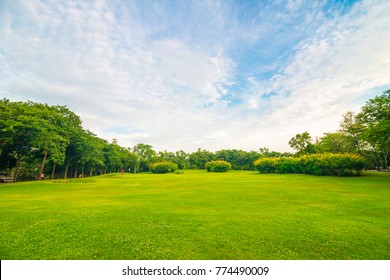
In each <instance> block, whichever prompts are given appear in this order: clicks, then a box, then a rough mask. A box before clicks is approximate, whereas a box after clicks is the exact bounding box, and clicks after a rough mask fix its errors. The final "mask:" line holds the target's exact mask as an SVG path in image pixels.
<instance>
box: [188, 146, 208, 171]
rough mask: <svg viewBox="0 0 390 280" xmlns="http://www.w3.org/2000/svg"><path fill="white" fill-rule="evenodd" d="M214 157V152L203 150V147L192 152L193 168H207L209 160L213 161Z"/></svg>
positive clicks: (190, 159) (190, 158)
mask: <svg viewBox="0 0 390 280" xmlns="http://www.w3.org/2000/svg"><path fill="white" fill-rule="evenodd" d="M213 159H214V154H213V153H211V152H209V151H206V150H202V149H201V148H199V149H198V150H197V151H196V152H194V153H192V154H190V156H189V162H190V165H191V168H197V169H205V168H206V167H205V164H206V163H207V162H209V161H212V160H213Z"/></svg>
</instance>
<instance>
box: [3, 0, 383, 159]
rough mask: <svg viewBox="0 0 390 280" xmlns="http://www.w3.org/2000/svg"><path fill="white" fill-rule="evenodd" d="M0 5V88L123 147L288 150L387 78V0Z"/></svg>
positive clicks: (332, 124) (334, 122)
mask: <svg viewBox="0 0 390 280" xmlns="http://www.w3.org/2000/svg"><path fill="white" fill-rule="evenodd" d="M0 5H2V6H1V8H0V13H1V14H0V37H1V38H2V40H1V41H0V94H1V95H3V96H4V97H8V98H11V99H13V100H16V99H18V100H26V99H30V100H35V101H40V102H48V103H50V104H64V105H65V104H66V105H68V106H69V107H70V109H72V110H74V111H75V112H76V113H77V114H79V115H80V116H81V117H82V119H83V122H84V126H85V127H86V128H88V129H90V130H92V131H94V132H96V133H97V134H98V135H99V136H101V137H104V138H106V139H108V140H110V139H112V138H117V139H118V140H119V143H120V144H122V145H124V146H132V145H135V144H137V143H139V142H143V143H149V144H151V145H153V146H154V147H155V148H156V149H159V150H163V149H168V150H178V149H185V150H187V151H193V150H195V149H196V148H198V147H204V148H208V149H210V150H216V149H220V148H242V149H246V150H249V149H258V148H259V147H263V146H268V147H270V148H271V149H276V150H287V149H288V144H287V143H288V140H289V139H290V138H291V137H292V136H294V135H295V134H296V133H299V132H302V131H304V130H309V131H310V132H312V133H313V134H314V135H318V136H319V135H320V134H321V133H323V132H326V131H328V130H332V129H336V128H337V125H338V121H339V120H340V117H341V114H342V113H344V112H345V111H347V110H349V109H356V108H357V107H358V106H360V105H362V104H361V102H363V101H364V100H362V97H367V98H368V97H371V96H372V93H373V89H375V88H378V87H383V86H385V85H389V84H390V76H389V75H390V61H389V57H390V52H389V50H390V47H389V46H390V38H389V34H390V30H389V29H390V27H389V26H390V18H389V15H390V5H389V4H388V3H387V2H386V1H362V2H357V3H355V4H353V5H352V4H347V3H346V4H344V5H336V4H335V5H332V4H324V2H323V1H318V2H317V1H281V2H280V3H278V2H277V1H270V2H259V3H256V4H253V3H252V4H249V3H246V2H242V1H238V2H234V1H231V2H230V1H185V2H183V1H168V2H164V1H157V2H152V1H141V2H136V1H94V2H89V1H88V2H87V1H76V2H73V1H66V2H58V3H57V2H56V3H53V2H41V1H5V2H3V4H0ZM356 100H358V102H357V101H356Z"/></svg>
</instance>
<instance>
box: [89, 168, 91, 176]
mask: <svg viewBox="0 0 390 280" xmlns="http://www.w3.org/2000/svg"><path fill="white" fill-rule="evenodd" d="M89 177H92V167H91V170H90V171H89Z"/></svg>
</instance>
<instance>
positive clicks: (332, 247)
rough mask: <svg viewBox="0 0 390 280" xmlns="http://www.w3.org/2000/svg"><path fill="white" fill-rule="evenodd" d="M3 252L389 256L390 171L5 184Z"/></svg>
mask: <svg viewBox="0 0 390 280" xmlns="http://www.w3.org/2000/svg"><path fill="white" fill-rule="evenodd" d="M0 215H1V220H0V258H1V259H2V260H4V259H76V260H89V259H92V260H95V259H107V260H108V259H113V260H125V259H126V260H136V259H149V260H151V259H163V260H171V259H174V260H187V259H190V260H198V259H202V260H204V259H205V260H215V259H216V260H218V259H221V260H224V259H234V260H238V259H239V260H252V259H275V260H293V259H304V260H310V259H335V260H339V259H342V260H350V259H363V260H368V259H375V260H377V259H387V260H388V259H390V174H389V173H378V172H365V173H364V174H363V176H361V177H327V176H321V177H320V176H311V175H297V174H294V175H293V174H286V175H283V174H266V175H265V174H259V173H257V172H250V171H229V172H227V173H208V172H206V171H185V172H184V174H161V175H157V174H147V173H145V174H125V175H121V174H109V175H104V176H98V177H90V178H84V179H68V182H66V183H65V182H64V181H63V180H45V181H34V182H21V183H14V184H2V185H0Z"/></svg>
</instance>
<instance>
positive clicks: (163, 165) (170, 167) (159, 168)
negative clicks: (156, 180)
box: [150, 161, 178, 174]
mask: <svg viewBox="0 0 390 280" xmlns="http://www.w3.org/2000/svg"><path fill="white" fill-rule="evenodd" d="M177 169H178V166H177V164H176V163H173V162H169V161H164V162H156V163H152V164H151V165H150V171H151V172H152V173H157V174H163V173H170V172H175V171H176V170H177Z"/></svg>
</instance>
